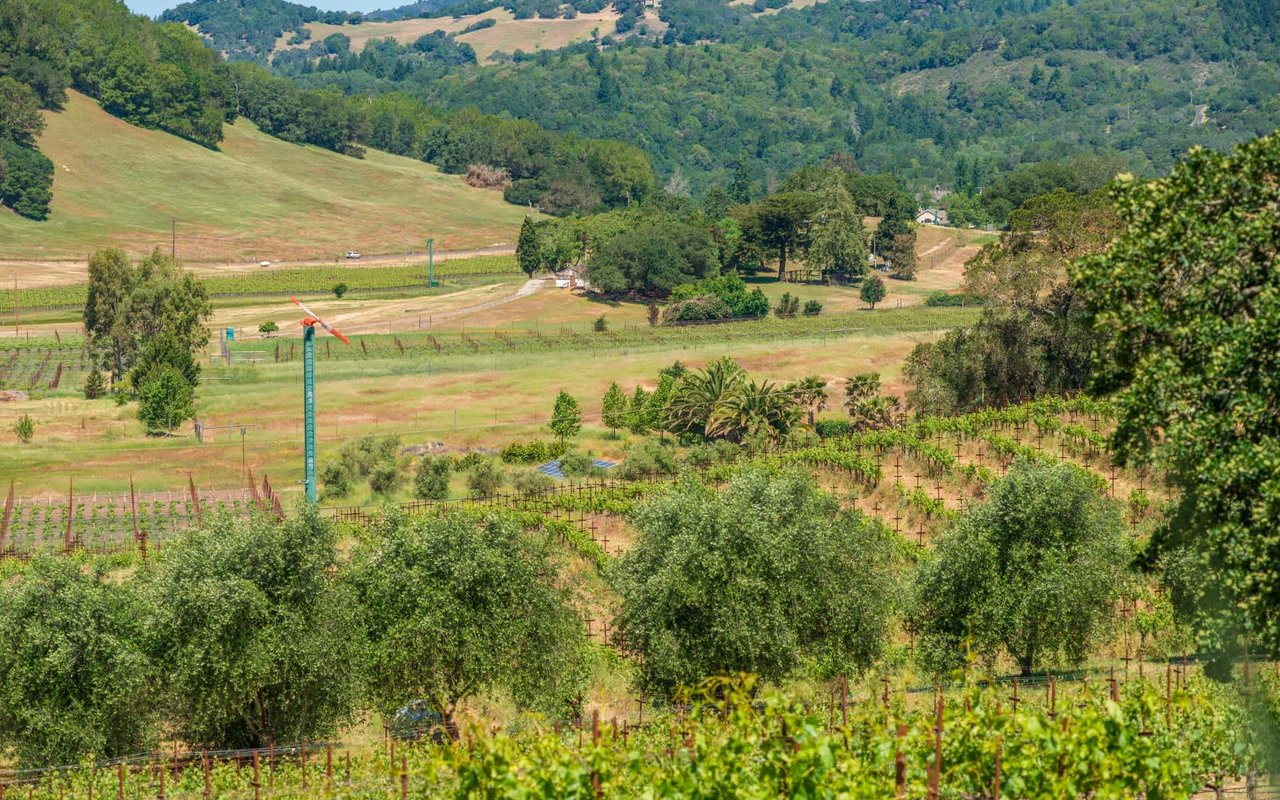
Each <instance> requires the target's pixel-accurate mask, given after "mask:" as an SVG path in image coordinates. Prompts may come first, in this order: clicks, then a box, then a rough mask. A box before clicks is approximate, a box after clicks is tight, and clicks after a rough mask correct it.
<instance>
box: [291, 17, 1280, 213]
mask: <svg viewBox="0 0 1280 800" xmlns="http://www.w3.org/2000/svg"><path fill="white" fill-rule="evenodd" d="M496 4H497V3H496V2H494V0H474V1H469V2H466V3H463V4H458V5H453V6H450V7H449V8H448V9H447V11H441V10H438V9H432V10H428V11H425V12H419V13H427V14H440V13H450V14H462V13H467V12H471V13H474V12H476V11H480V10H484V9H486V8H490V7H492V6H494V5H496ZM765 5H769V4H767V3H766V4H765ZM774 5H776V4H774ZM512 7H513V8H516V10H517V13H533V12H532V11H531V10H530V9H529V8H525V7H523V6H519V5H518V4H516V5H512ZM761 7H763V6H761ZM755 9H756V6H753V5H751V4H728V3H723V2H706V1H705V0H698V1H697V2H694V1H693V0H669V2H665V3H663V4H662V6H661V9H660V11H659V12H658V13H659V14H660V17H661V20H660V22H659V21H657V20H654V19H653V18H652V16H653V15H652V12H650V16H648V17H639V16H632V15H633V13H634V11H635V10H634V9H632V8H631V6H630V5H628V6H626V7H625V8H619V10H620V11H624V18H623V21H621V22H620V24H619V26H618V29H617V30H616V31H609V30H602V31H601V35H600V37H599V38H598V39H597V40H596V41H594V42H589V43H582V44H578V45H573V46H571V47H569V48H565V49H561V50H559V51H555V52H548V51H545V50H543V51H539V52H537V53H520V52H516V53H511V54H507V57H506V58H505V59H504V58H497V59H496V60H497V61H498V62H500V63H498V64H482V65H478V66H477V65H473V64H470V63H444V60H442V59H441V58H439V57H438V56H437V55H436V52H437V48H434V47H433V48H432V50H431V52H426V53H424V52H419V51H415V49H414V47H412V46H406V45H395V44H391V43H384V45H383V46H380V47H376V48H366V49H365V51H363V52H361V53H360V54H359V55H358V56H357V55H355V54H352V53H347V52H329V51H328V50H326V49H323V48H322V49H316V48H313V49H312V51H311V52H310V53H309V54H304V51H296V52H291V53H289V54H288V55H287V56H284V55H282V56H278V57H277V61H276V67H277V69H279V70H281V71H282V72H283V73H285V74H288V75H289V76H291V77H293V78H294V79H295V80H297V81H298V82H300V83H302V84H303V85H308V86H317V87H320V86H325V87H329V86H336V87H340V88H341V89H342V90H343V91H344V92H347V93H354V94H364V93H382V92H387V91H399V92H404V93H407V94H410V95H412V96H414V97H417V98H419V99H422V100H425V101H427V102H428V103H430V104H431V105H432V106H434V107H441V108H463V107H469V106H476V107H478V108H479V109H481V110H483V111H486V112H490V113H495V114H510V115H511V116H514V117H516V118H520V119H530V120H534V121H536V122H538V123H539V124H540V125H542V126H544V127H546V128H548V129H551V130H557V131H572V132H574V133H577V134H579V135H583V136H589V137H596V138H606V139H619V140H623V141H627V142H631V143H634V144H636V145H638V146H639V147H641V148H642V149H643V150H645V151H646V152H647V153H648V154H649V155H650V156H651V158H652V159H653V161H654V164H655V166H656V168H657V169H658V172H659V174H660V176H661V177H662V179H663V180H670V179H671V178H673V177H676V181H675V183H674V184H673V186H674V187H675V188H684V187H686V186H687V187H688V188H689V189H691V190H692V191H694V192H695V193H698V192H701V191H703V190H705V189H706V188H707V187H709V186H711V185H715V184H721V185H727V184H728V183H729V182H730V180H731V177H732V176H733V174H734V172H735V170H737V169H738V168H739V167H741V168H742V170H743V171H744V172H745V173H746V175H747V177H748V179H749V180H750V181H751V182H752V183H753V185H754V189H753V191H754V192H756V193H762V192H763V191H764V190H765V189H766V188H767V187H768V186H770V185H772V183H773V182H774V181H775V179H776V178H777V177H778V176H781V175H785V174H786V173H788V172H790V171H793V170H794V169H796V168H798V167H800V166H803V165H804V164H806V163H814V162H816V161H820V160H821V159H823V158H825V157H826V156H828V155H830V154H831V153H833V152H835V151H838V150H844V151H847V152H849V153H851V154H852V155H853V156H854V157H855V159H856V160H857V161H858V163H859V164H860V165H861V166H862V167H863V168H864V169H865V170H868V171H891V172H894V173H895V174H898V175H899V176H901V177H903V178H904V179H906V180H907V181H908V182H910V183H911V184H912V185H913V187H914V188H915V189H917V190H922V189H924V188H926V187H932V186H934V185H941V186H944V187H952V188H958V189H961V190H963V191H965V192H969V193H973V192H976V191H978V190H980V189H982V188H983V187H984V186H986V185H988V184H990V183H992V182H993V181H995V180H996V179H997V178H999V177H1000V176H1001V175H1004V174H1008V173H1010V172H1013V171H1015V170H1017V169H1018V168H1020V167H1022V166H1025V165H1027V164H1032V163H1037V162H1041V161H1045V160H1050V159H1061V158H1064V157H1069V156H1072V155H1083V154H1091V155H1096V154H1100V153H1114V154H1118V155H1119V156H1120V157H1121V159H1122V160H1123V162H1124V163H1125V164H1127V165H1129V166H1130V167H1131V168H1132V169H1134V170H1135V171H1137V172H1138V173H1139V174H1147V175H1152V174H1159V173H1161V172H1164V171H1166V170H1168V168H1169V167H1170V166H1171V165H1172V164H1173V163H1174V162H1175V161H1176V160H1177V158H1178V155H1179V154H1180V153H1182V152H1184V151H1185V150H1186V149H1187V148H1189V147H1191V146H1194V145H1204V146H1207V147H1211V148H1215V149H1224V148H1227V147H1229V146H1231V145H1233V144H1236V143H1239V142H1242V141H1245V140H1247V139H1249V138H1252V137H1253V136H1257V135H1260V134H1264V133H1268V132H1270V131H1271V130H1273V129H1274V128H1275V127H1276V126H1277V125H1280V98H1278V95H1280V67H1277V64H1276V58H1275V56H1276V44H1275V42H1274V37H1273V36H1271V35H1269V32H1270V31H1271V30H1272V29H1273V28H1274V26H1275V24H1276V23H1275V19H1274V17H1275V12H1274V11H1273V10H1272V9H1271V4H1268V3H1259V2H1255V1H1254V0H1190V1H1189V2H1174V1H1173V0H1078V1H1075V0H1073V2H1070V3H1068V2H1057V1H1056V0H973V1H972V2H964V3H959V2H950V1H949V0H939V2H933V3H928V4H922V3H919V2H909V0H883V1H882V2H874V3H863V2H855V1H854V0H830V2H826V3H819V4H816V5H813V6H809V7H806V8H803V9H790V8H784V9H782V11H781V12H780V13H776V14H762V13H756V12H755ZM536 13H543V12H542V11H536ZM546 13H553V10H548V11H547V12H546ZM554 13H559V12H554ZM440 36H443V34H440ZM677 176H678V177H677Z"/></svg>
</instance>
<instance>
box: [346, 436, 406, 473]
mask: <svg viewBox="0 0 1280 800" xmlns="http://www.w3.org/2000/svg"><path fill="white" fill-rule="evenodd" d="M399 450H400V437H399V436H381V437H379V436H373V435H367V436H361V437H360V438H359V439H356V440H354V441H351V442H347V443H346V444H345V445H343V446H342V450H341V451H340V453H339V455H338V459H339V460H340V461H341V462H342V463H344V464H346V465H347V468H348V469H350V470H351V472H352V474H353V475H355V476H357V477H360V478H367V477H369V475H370V474H371V473H372V472H373V470H374V469H375V468H376V467H377V466H378V465H379V464H382V463H383V462H386V461H393V460H395V458H396V455H397V453H398V452H399Z"/></svg>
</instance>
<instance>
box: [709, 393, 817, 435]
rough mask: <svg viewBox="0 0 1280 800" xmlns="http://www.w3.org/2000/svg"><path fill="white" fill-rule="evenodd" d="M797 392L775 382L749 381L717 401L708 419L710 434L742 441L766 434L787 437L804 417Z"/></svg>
mask: <svg viewBox="0 0 1280 800" xmlns="http://www.w3.org/2000/svg"><path fill="white" fill-rule="evenodd" d="M800 414H801V410H800V403H799V401H797V400H796V398H795V395H793V394H792V393H791V392H788V391H787V390H786V387H783V386H780V385H779V384H777V383H773V382H772V381H765V382H763V383H757V382H756V381H748V382H745V383H743V384H741V385H740V386H738V388H737V391H735V392H734V393H733V394H731V395H729V396H728V397H726V398H724V399H723V400H722V402H720V403H719V404H717V406H716V407H715V409H714V410H713V411H712V414H711V417H710V418H709V419H708V420H707V436H709V437H711V438H721V437H722V438H725V439H730V440H733V441H742V440H743V439H745V438H747V437H753V436H759V435H761V434H765V435H767V436H769V438H771V439H778V438H780V437H782V436H785V435H786V434H787V432H788V431H790V430H791V429H792V428H793V427H794V426H795V424H796V422H797V421H799V419H800Z"/></svg>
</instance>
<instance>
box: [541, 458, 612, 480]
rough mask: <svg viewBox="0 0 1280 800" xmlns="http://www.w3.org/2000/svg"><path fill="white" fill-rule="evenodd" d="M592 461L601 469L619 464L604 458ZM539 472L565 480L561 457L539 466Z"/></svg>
mask: <svg viewBox="0 0 1280 800" xmlns="http://www.w3.org/2000/svg"><path fill="white" fill-rule="evenodd" d="M591 463H593V464H595V465H596V466H597V467H599V468H600V469H613V468H614V467H616V466H618V464H617V462H616V461H605V460H604V459H603V458H596V459H592V461H591ZM538 472H541V473H542V474H543V475H550V476H551V477H553V478H555V479H556V480H558V481H562V480H565V474H564V473H563V472H561V471H560V459H558V458H557V459H556V460H555V461H548V462H547V463H545V464H543V465H542V466H540V467H538Z"/></svg>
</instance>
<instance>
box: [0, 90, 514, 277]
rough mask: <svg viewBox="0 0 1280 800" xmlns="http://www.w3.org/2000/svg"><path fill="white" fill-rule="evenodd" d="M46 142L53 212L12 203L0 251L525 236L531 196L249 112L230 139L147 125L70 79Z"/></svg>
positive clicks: (289, 249) (318, 247)
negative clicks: (292, 131) (274, 128)
mask: <svg viewBox="0 0 1280 800" xmlns="http://www.w3.org/2000/svg"><path fill="white" fill-rule="evenodd" d="M47 119H48V129H47V130H46V131H45V133H44V135H43V136H42V137H41V139H40V149H41V150H42V151H43V152H44V153H45V154H46V155H47V156H49V158H50V159H51V160H52V161H53V162H54V170H55V177H54V186H53V192H54V200H53V214H52V216H51V217H50V218H49V219H48V220H47V221H45V222H33V221H31V220H27V219H23V218H21V217H19V216H17V215H16V214H12V213H9V212H7V211H0V259H10V260H44V259H63V258H75V259H83V258H84V257H85V255H86V254H87V253H88V252H90V251H91V250H93V249H94V248H97V247H101V246H104V245H117V246H120V247H123V248H125V249H126V250H127V251H128V252H130V253H132V254H134V255H141V254H143V253H146V252H149V251H150V250H151V248H153V247H156V246H162V247H164V248H165V249H166V250H167V249H168V248H169V244H170V220H171V219H174V218H176V219H177V221H178V255H179V256H180V257H182V258H184V259H186V260H188V261H257V260H260V259H268V260H272V261H277V260H286V259H288V260H296V259H303V258H312V259H333V258H337V257H339V256H340V255H341V254H343V253H345V252H346V251H347V250H349V249H352V250H359V251H361V252H364V253H399V252H402V251H403V250H404V249H405V248H406V236H407V238H408V243H407V244H408V245H409V246H410V247H411V248H412V249H414V250H421V249H423V248H424V242H425V239H426V238H427V237H429V236H434V237H435V239H436V242H437V245H438V246H447V247H448V248H450V249H462V248H473V247H485V246H488V245H492V244H498V243H508V242H513V241H514V240H515V237H516V234H517V232H518V230H519V226H520V222H521V220H522V219H523V217H524V213H525V212H524V209H521V208H519V207H516V206H513V205H510V204H508V203H506V202H504V201H503V199H502V196H501V195H500V194H499V193H497V192H492V191H485V190H481V189H475V188H472V187H469V186H467V185H466V184H464V183H463V182H462V181H461V180H460V179H459V178H458V177H457V176H451V175H444V174H441V173H440V172H439V171H438V170H437V169H435V168H434V167H432V166H431V165H429V164H425V163H423V162H420V161H416V160H414V159H411V158H404V157H401V156H393V155H389V154H386V153H381V152H377V151H372V150H371V151H369V153H368V154H367V155H366V157H365V158H364V159H355V158H351V157H349V156H343V155H338V154H336V153H331V152H329V151H327V150H322V149H319V148H316V147H309V146H303V145H296V144H291V143H289V142H285V141H282V140H280V139H276V138H274V137H271V136H268V135H266V134H264V133H262V132H261V131H259V130H258V129H257V128H256V127H255V126H254V125H253V124H252V123H251V122H249V121H248V120H244V119H241V120H238V121H237V122H236V124H235V125H229V126H227V127H226V129H225V131H226V138H225V140H224V141H223V143H222V147H221V150H220V151H213V150H209V149H206V148H203V147H200V146H199V145H195V144H192V143H191V142H187V141H185V140H183V139H180V138H178V137H176V136H171V135H169V134H167V133H162V132H160V131H151V130H145V129H143V128H138V127H134V126H132V125H129V124H127V123H125V122H122V121H121V120H119V119H116V118H115V117H112V116H111V115H109V114H107V113H106V112H104V111H102V109H101V108H99V107H98V105H97V104H96V103H95V102H93V101H92V100H90V99H88V98H86V97H84V96H83V95H79V94H76V93H72V94H71V97H70V99H69V101H68V103H67V107H66V110H65V111H63V112H61V113H56V114H48V115H47Z"/></svg>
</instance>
